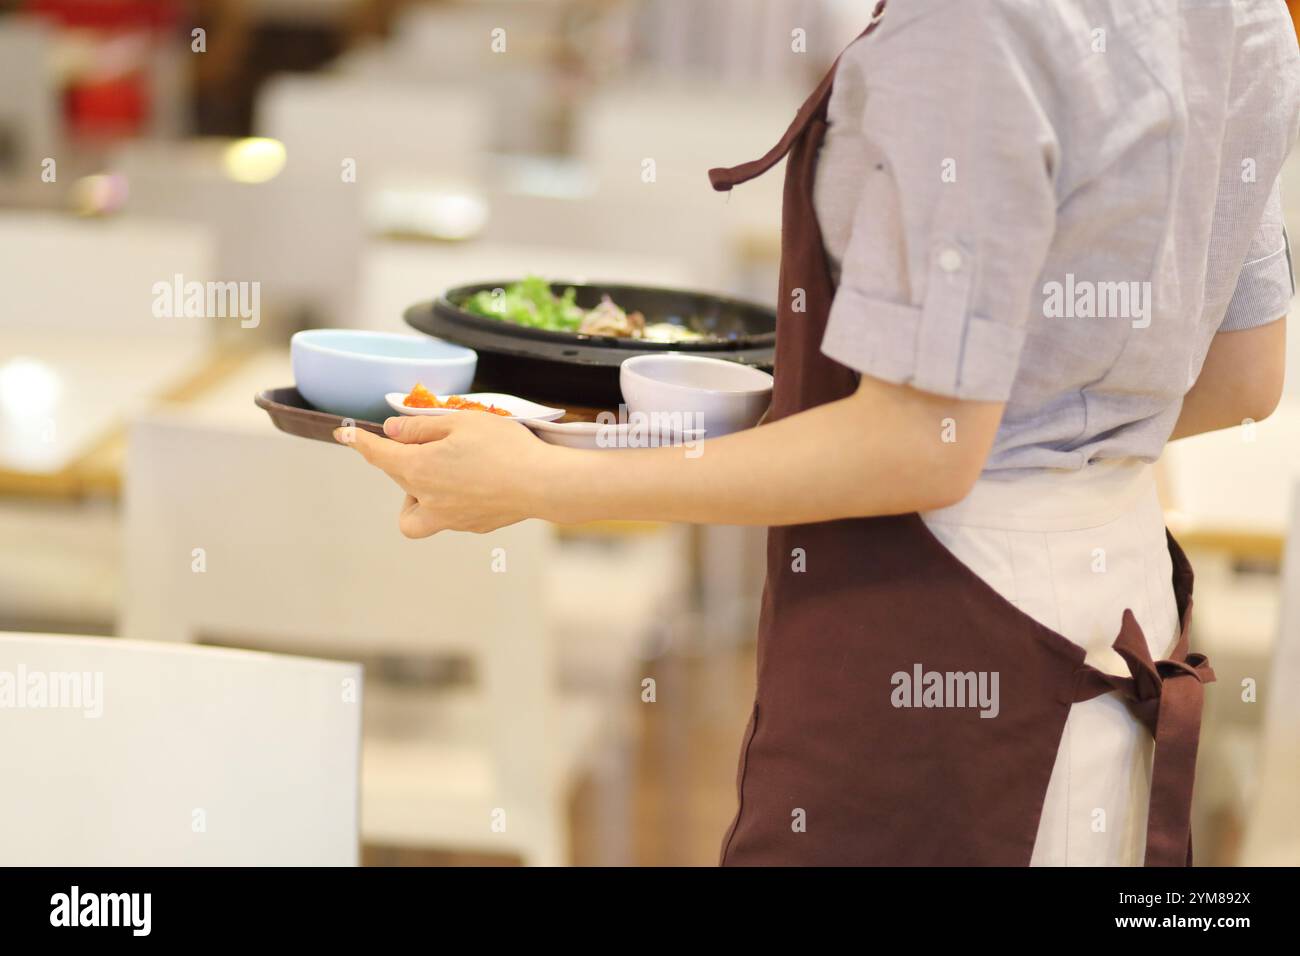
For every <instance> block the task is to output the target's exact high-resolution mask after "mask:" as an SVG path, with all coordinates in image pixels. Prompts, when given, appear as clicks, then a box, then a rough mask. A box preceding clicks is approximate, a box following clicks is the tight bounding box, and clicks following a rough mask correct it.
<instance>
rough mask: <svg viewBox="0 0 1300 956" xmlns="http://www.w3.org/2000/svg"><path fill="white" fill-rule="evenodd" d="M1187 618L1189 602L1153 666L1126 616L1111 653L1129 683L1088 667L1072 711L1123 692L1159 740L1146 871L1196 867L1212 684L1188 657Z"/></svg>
mask: <svg viewBox="0 0 1300 956" xmlns="http://www.w3.org/2000/svg"><path fill="white" fill-rule="evenodd" d="M1190 612H1191V599H1190V598H1188V599H1187V603H1186V606H1185V609H1184V613H1183V615H1182V626H1181V627H1180V629H1179V633H1178V642H1177V644H1176V645H1175V646H1174V650H1173V652H1172V653H1171V655H1170V656H1169V657H1168V658H1166V659H1165V660H1160V661H1152V660H1151V653H1150V651H1149V650H1148V649H1147V642H1146V638H1145V637H1144V636H1143V634H1142V628H1141V627H1140V626H1139V625H1138V622H1137V618H1135V617H1134V616H1133V612H1132V611H1127V610H1126V611H1125V612H1124V619H1123V621H1122V622H1121V624H1120V629H1119V636H1118V637H1116V638H1115V643H1114V645H1113V647H1114V648H1115V651H1116V652H1117V653H1118V654H1119V655H1120V656H1121V657H1122V658H1124V663H1125V664H1127V665H1128V669H1129V673H1130V674H1131V675H1132V676H1130V677H1119V676H1117V675H1115V674H1107V673H1104V672H1103V671H1099V670H1097V668H1095V667H1093V666H1091V665H1089V664H1085V665H1083V667H1082V668H1080V670H1079V672H1078V677H1079V680H1078V683H1077V685H1076V687H1075V694H1074V702H1075V703H1081V702H1082V701H1085V700H1092V699H1093V698H1094V697H1098V696H1100V695H1102V694H1105V693H1108V692H1109V691H1119V692H1120V693H1122V694H1123V695H1124V696H1125V697H1126V698H1127V699H1128V701H1129V706H1130V707H1131V708H1132V710H1133V711H1134V713H1135V714H1136V715H1137V717H1138V719H1139V720H1141V721H1142V723H1143V724H1144V725H1145V726H1146V728H1147V729H1148V730H1149V731H1150V732H1151V734H1152V736H1153V737H1154V738H1155V742H1156V745H1155V757H1154V762H1153V764H1152V767H1151V804H1150V807H1149V809H1148V812H1147V846H1146V865H1147V866H1190V865H1191V862H1192V827H1191V818H1192V784H1193V781H1194V780H1195V777H1196V749H1197V745H1198V743H1199V740H1200V735H1201V709H1202V706H1203V704H1204V700H1205V685H1206V684H1208V683H1210V682H1212V681H1213V680H1214V679H1215V677H1214V670H1213V669H1212V668H1211V667H1210V664H1209V660H1208V659H1207V658H1206V656H1205V655H1204V654H1190V653H1188V648H1189V646H1190V645H1189V637H1188V626H1189V624H1190V622H1191V613H1190Z"/></svg>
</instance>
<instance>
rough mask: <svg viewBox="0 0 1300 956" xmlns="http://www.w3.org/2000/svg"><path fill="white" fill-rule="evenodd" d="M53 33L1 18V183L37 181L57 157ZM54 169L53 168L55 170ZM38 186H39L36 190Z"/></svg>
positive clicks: (26, 20)
mask: <svg viewBox="0 0 1300 956" xmlns="http://www.w3.org/2000/svg"><path fill="white" fill-rule="evenodd" d="M55 46H56V39H55V31H54V30H53V29H52V28H51V27H50V25H49V24H47V23H44V22H42V21H39V20H35V19H33V18H28V17H5V18H0V63H3V64H4V67H5V81H4V82H3V83H0V179H6V178H11V177H12V178H13V179H14V180H20V179H26V180H28V181H32V182H36V181H38V177H39V176H40V174H41V172H42V168H41V165H40V164H41V163H42V161H43V160H45V159H46V158H55V157H56V156H57V154H58V149H57V146H56V143H57V142H58V139H59V88H58V82H57V79H56V77H57V74H56V71H55V70H54V69H52V68H51V67H52V64H53V61H54V58H55ZM56 169H57V166H56ZM38 188H39V187H38Z"/></svg>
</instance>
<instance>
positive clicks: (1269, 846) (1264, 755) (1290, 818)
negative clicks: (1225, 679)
mask: <svg viewBox="0 0 1300 956" xmlns="http://www.w3.org/2000/svg"><path fill="white" fill-rule="evenodd" d="M1297 685H1300V482H1297V483H1296V484H1295V486H1294V494H1293V497H1292V508H1291V527H1290V534H1289V536H1288V539H1287V551H1286V558H1285V560H1284V562H1283V566H1282V613H1281V623H1280V627H1279V629H1278V641H1277V646H1276V648H1275V650H1274V654H1273V665H1272V668H1271V670H1270V671H1268V680H1267V681H1261V682H1260V693H1261V699H1262V701H1263V706H1264V708H1265V716H1264V732H1263V735H1262V742H1261V745H1260V757H1259V773H1258V785H1257V790H1256V792H1255V799H1254V800H1253V806H1251V807H1250V810H1249V815H1248V817H1247V825H1246V838H1245V845H1244V848H1243V851H1242V857H1241V860H1240V863H1241V864H1242V865H1243V866H1296V865H1298V864H1300V818H1298V817H1297V815H1296V807H1297V806H1300V697H1298V696H1297V695H1296V693H1295V688H1296V686H1297ZM1230 689H1231V690H1232V691H1233V692H1234V693H1237V692H1239V690H1240V689H1239V688H1235V687H1234V688H1230Z"/></svg>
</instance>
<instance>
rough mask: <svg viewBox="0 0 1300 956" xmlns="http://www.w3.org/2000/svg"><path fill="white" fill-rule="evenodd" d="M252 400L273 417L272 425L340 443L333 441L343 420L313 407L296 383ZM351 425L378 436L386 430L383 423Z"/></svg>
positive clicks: (273, 389) (268, 390)
mask: <svg viewBox="0 0 1300 956" xmlns="http://www.w3.org/2000/svg"><path fill="white" fill-rule="evenodd" d="M253 401H254V402H255V403H256V404H257V407H258V408H262V409H265V410H266V414H268V415H270V416H271V422H272V424H274V425H275V427H276V428H278V429H280V431H282V432H288V433H289V434H290V435H297V436H298V437H300V438H311V439H313V440H314V441H327V442H329V443H330V444H332V445H335V444H338V443H337V442H336V441H334V429H336V428H338V427H340V426H341V425H343V424H344V419H343V418H341V417H340V416H338V415H331V414H330V413H329V412H322V411H318V410H317V409H315V408H312V407H311V406H310V405H308V404H307V400H306V399H305V398H303V397H302V395H300V394H299V393H298V390H297V389H296V388H294V387H293V386H289V387H288V388H268V389H266V390H264V391H261V392H258V393H257V395H256V396H254V398H253ZM351 424H354V425H356V426H357V427H358V428H364V429H365V430H366V431H368V432H374V433H375V434H376V435H382V434H383V433H384V426H383V425H381V424H378V423H376V422H366V421H352V422H351Z"/></svg>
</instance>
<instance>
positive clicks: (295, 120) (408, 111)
mask: <svg viewBox="0 0 1300 956" xmlns="http://www.w3.org/2000/svg"><path fill="white" fill-rule="evenodd" d="M485 42H486V40H485ZM489 116H490V110H489V107H488V104H487V102H486V100H485V98H484V97H483V96H482V95H481V94H479V93H477V92H476V91H475V90H474V88H473V87H472V86H470V85H468V84H467V85H465V86H462V87H460V88H454V89H449V88H446V87H445V86H433V85H430V84H421V83H415V82H409V81H402V80H393V79H386V78H379V79H375V78H370V77H365V76H348V75H342V74H336V73H324V74H309V75H294V74H282V75H280V76H277V77H275V78H273V79H272V80H270V81H269V82H268V83H267V85H266V86H265V88H263V90H262V92H261V94H260V95H259V97H258V102H257V117H256V129H257V132H258V135H261V136H270V137H273V138H275V139H278V140H280V142H282V143H284V145H285V148H286V150H287V151H288V165H287V167H286V168H285V172H284V175H285V176H288V177H290V178H293V179H297V178H299V177H310V178H312V179H313V180H316V181H319V182H321V183H323V184H324V183H328V184H331V185H333V186H334V187H336V188H339V189H346V188H355V187H358V186H359V187H360V188H362V189H363V190H365V189H369V188H372V187H374V186H376V185H378V184H380V183H381V182H382V180H383V177H385V176H386V175H392V174H401V173H408V174H409V173H415V174H420V175H432V176H442V177H449V178H454V177H466V178H470V179H472V178H473V177H474V176H475V173H476V170H477V169H478V167H479V165H480V163H481V161H482V156H483V155H484V153H485V152H486V150H487V145H488V123H489ZM345 160H354V161H355V174H356V175H355V179H354V180H351V181H349V180H348V179H346V178H345V177H344V173H345V171H346V169H345V166H344V161H345Z"/></svg>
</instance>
